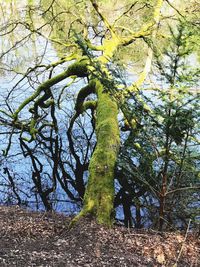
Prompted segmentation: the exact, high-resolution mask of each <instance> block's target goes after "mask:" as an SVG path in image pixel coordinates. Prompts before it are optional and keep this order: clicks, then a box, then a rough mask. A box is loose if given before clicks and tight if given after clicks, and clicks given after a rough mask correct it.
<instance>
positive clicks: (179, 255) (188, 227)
mask: <svg viewBox="0 0 200 267" xmlns="http://www.w3.org/2000/svg"><path fill="white" fill-rule="evenodd" d="M190 224H191V219H190V220H189V223H188V226H187V230H186V233H185V237H184V240H183V242H182V245H181V249H180V251H179V254H178V257H177V259H176V263H175V264H174V265H173V267H177V266H178V265H177V264H178V261H179V260H180V257H181V255H182V252H183V247H184V245H185V241H186V239H187V236H188V232H189V229H190Z"/></svg>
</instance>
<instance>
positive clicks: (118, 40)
mask: <svg viewBox="0 0 200 267" xmlns="http://www.w3.org/2000/svg"><path fill="white" fill-rule="evenodd" d="M148 2H149V1H148ZM148 2H146V1H142V2H141V3H138V1H136V2H134V3H133V4H132V3H131V4H130V3H129V1H127V3H128V6H124V7H123V12H122V13H121V14H117V13H116V16H115V18H114V19H113V21H111V22H109V21H108V19H107V17H106V15H105V14H104V12H103V11H101V6H100V5H99V4H97V2H96V1H92V0H91V1H81V2H80V3H79V4H80V7H81V8H82V9H81V12H82V14H81V16H80V17H78V16H77V11H76V10H75V8H74V6H73V5H72V4H71V3H70V1H69V3H67V4H66V5H65V4H64V3H63V2H62V1H58V2H57V1H52V3H51V4H50V5H49V4H48V3H46V1H42V7H43V10H44V11H42V14H41V15H42V16H43V17H44V19H45V21H46V22H45V23H44V24H42V26H41V25H40V26H39V27H35V24H34V19H33V11H35V8H34V7H33V6H32V5H30V6H29V9H28V11H29V14H31V17H30V18H31V19H29V20H28V21H27V20H26V22H23V23H22V25H23V27H24V28H25V29H26V30H27V31H28V34H27V35H25V36H24V37H23V38H22V39H21V40H18V41H17V42H16V43H15V44H14V45H12V46H11V47H10V48H9V49H8V50H7V51H5V52H4V53H3V54H2V56H4V55H6V54H7V53H8V52H10V51H12V50H14V49H15V48H16V46H17V45H18V44H21V43H22V42H23V41H24V40H25V39H26V38H29V37H33V36H35V35H36V36H45V35H47V34H46V33H45V32H43V29H44V28H45V27H46V26H47V27H49V28H48V29H50V30H48V33H49V35H47V37H46V36H45V38H46V39H47V40H51V41H52V43H53V44H54V45H55V49H56V50H58V55H59V56H60V59H59V60H57V62H54V63H50V64H49V65H43V64H40V62H39V63H38V62H37V63H36V65H35V66H34V67H31V68H29V69H28V71H27V72H26V73H25V75H24V76H23V77H22V78H21V80H20V81H19V82H18V84H20V83H21V82H22V81H24V80H25V79H27V77H28V79H29V81H30V82H31V79H32V75H33V74H34V72H35V74H37V78H38V79H39V83H38V86H37V88H35V87H34V89H33V91H32V92H31V93H30V95H29V96H28V97H27V98H26V97H25V98H24V99H23V100H22V101H21V103H20V104H19V106H18V107H17V108H16V104H15V105H14V106H12V105H10V104H7V109H4V110H1V114H2V118H1V123H2V124H3V125H5V126H6V127H8V126H9V127H11V128H13V129H15V130H18V131H20V142H21V145H22V148H23V149H24V148H25V149H26V153H28V155H29V156H30V158H31V160H32V164H33V166H34V165H35V167H34V172H33V173H34V175H36V173H37V179H36V176H34V177H33V181H36V184H37V183H38V181H40V178H39V177H40V175H39V174H38V173H40V170H39V169H38V166H37V165H36V164H35V161H37V162H38V164H39V165H41V162H40V163H39V161H38V160H37V159H36V158H35V156H33V154H32V152H31V150H30V148H29V147H28V146H27V143H30V144H31V143H34V142H35V140H38V138H40V142H45V141H47V139H46V137H45V133H46V132H48V131H50V132H51V133H52V134H53V135H55V136H53V137H52V138H50V140H48V141H50V142H52V140H53V142H55V144H56V142H57V141H56V140H57V139H56V138H57V137H56V136H58V129H59V124H58V122H57V119H56V117H57V113H58V112H59V111H57V108H59V101H60V98H61V97H62V92H63V90H61V92H60V93H58V92H56V89H57V86H59V85H58V84H59V83H60V82H62V81H65V80H67V79H68V78H71V79H72V80H71V82H70V83H69V86H70V85H72V84H75V83H76V82H77V80H79V79H81V80H82V81H84V86H83V85H82V88H81V89H80V90H79V91H78V94H77V96H76V103H75V107H74V111H75V112H74V114H73V116H72V118H71V120H70V122H69V128H68V131H67V137H68V142H69V149H70V152H71V154H72V155H73V158H74V161H75V162H76V167H77V168H76V170H78V172H76V174H77V175H78V174H80V172H82V175H81V176H80V178H77V176H76V175H75V176H76V178H77V179H76V182H79V185H78V187H77V188H76V189H77V191H79V195H80V197H83V195H84V201H83V203H84V204H83V209H82V211H81V213H80V214H79V216H78V217H76V219H78V218H79V217H80V216H85V215H88V214H92V215H93V216H94V217H95V218H96V219H97V221H98V222H100V223H104V224H107V225H112V222H113V204H114V191H115V190H114V178H115V167H116V163H117V158H118V154H119V149H120V128H119V120H118V114H119V113H120V115H121V116H122V115H123V116H124V118H125V124H126V126H127V127H128V128H129V129H132V130H131V131H133V134H134V135H135V137H137V132H138V129H139V128H140V127H141V125H142V120H143V117H141V118H140V117H139V116H138V114H137V116H135V114H133V110H134V109H133V110H131V101H132V100H133V99H134V100H135V102H136V104H135V107H137V109H138V110H140V111H141V114H144V113H146V114H147V115H146V116H147V117H148V115H149V114H150V115H151V112H152V109H151V107H150V105H148V103H147V102H146V101H145V100H144V99H143V97H141V92H140V87H141V86H142V85H143V83H144V81H145V80H146V78H147V75H148V74H149V72H150V68H151V63H152V58H153V52H155V54H157V50H156V49H155V43H156V42H158V43H159V44H160V43H161V44H162V40H161V39H162V38H163V36H162V31H164V30H165V29H163V28H161V29H160V23H161V19H162V20H163V21H164V19H165V18H164V16H162V17H160V11H161V9H162V8H163V7H164V5H166V3H164V1H161V0H157V1H150V2H149V3H148ZM84 7H85V8H86V14H85V16H84V15H83V8H84ZM87 10H92V14H91V15H90V17H88V12H87ZM137 11H138V13H137V14H138V16H140V17H139V18H140V19H139V20H138V21H139V22H138V23H136V26H135V27H134V26H133V25H134V22H135V20H133V21H131V23H130V26H132V27H133V29H134V30H132V29H131V28H127V25H126V24H127V17H128V19H129V18H130V16H131V12H132V13H133V12H137ZM66 14H69V21H67V30H66V31H64V32H63V30H62V26H63V25H66V18H65V16H66ZM79 15H80V14H79ZM18 25H19V21H17V22H11V23H10V24H7V28H4V27H3V28H2V31H3V32H4V34H5V35H6V34H8V33H9V30H8V31H7V29H9V27H10V31H11V32H13V30H14V29H15V27H18ZM8 26H9V27H8ZM58 26H59V27H58ZM165 31H166V30H165ZM165 31H164V32H165ZM66 33H67V38H66ZM141 44H142V45H144V49H143V53H144V54H147V56H146V60H144V57H143V56H141V55H139V57H140V60H141V59H142V60H141V61H143V65H144V67H143V69H142V71H141V73H140V74H139V76H138V78H137V79H136V81H134V82H132V83H130V84H129V85H127V83H126V81H124V79H123V77H122V76H123V75H122V71H123V64H124V62H123V60H121V58H120V57H122V55H125V54H126V53H127V52H128V53H129V52H130V51H132V52H130V53H133V56H135V58H136V57H138V54H137V53H135V55H134V52H133V49H134V48H135V47H137V45H141ZM58 46H59V48H57V47H58ZM61 48H63V49H61ZM62 50H63V51H62ZM68 50H69V51H70V54H69V53H68ZM126 63H127V62H126ZM62 64H63V65H64V71H63V72H59V73H58V72H57V73H54V72H53V71H54V69H55V70H56V68H58V67H59V66H60V65H62ZM42 68H43V72H44V73H48V71H49V70H50V71H49V73H48V74H49V76H48V77H47V75H46V79H45V81H43V82H40V76H39V74H40V72H39V70H40V69H42ZM69 86H65V87H63V89H64V90H67V88H68V87H69ZM15 88H16V86H15ZM12 92H14V90H11V92H10V95H12ZM13 95H14V94H13ZM7 102H8V101H7ZM86 112H89V115H90V116H91V118H92V120H91V122H92V125H91V126H90V127H93V126H94V128H95V133H96V145H95V149H94V152H93V153H92V156H91V159H90V160H89V162H88V160H86V161H82V162H81V160H80V158H79V157H80V155H78V154H77V153H76V151H75V148H74V144H73V141H74V139H73V137H72V130H73V127H74V124H75V122H76V121H77V119H78V118H79V117H80V116H81V115H82V114H84V113H86ZM144 118H145V117H144ZM184 130H185V129H184ZM42 139H43V140H42ZM10 144H11V139H10V141H9V145H8V147H7V149H6V151H5V155H6V154H7V153H8V152H9V146H10ZM134 145H136V146H137V144H134ZM54 148H55V147H54ZM53 151H54V150H51V153H52V157H53V161H54V166H53V170H54V172H53V174H52V177H53V181H54V183H53V185H52V187H49V188H48V189H47V191H46V190H45V191H44V190H43V189H42V188H41V190H40V195H41V198H43V202H46V201H47V202H48V199H47V198H48V195H49V193H51V192H52V191H53V190H54V185H55V184H56V181H57V180H59V175H58V174H57V173H56V170H57V168H58V167H59V168H61V169H62V166H61V165H62V164H61V165H60V163H59V161H60V158H59V157H57V156H58V155H59V152H58V150H57V152H58V153H55V152H56V148H55V152H53ZM24 153H25V152H24ZM147 156H148V154H147V152H145V151H144V158H147ZM86 158H87V157H86ZM167 161H168V159H167ZM146 163H147V161H145V162H143V164H142V162H141V167H142V166H143V167H144V165H145V164H146ZM88 165H89V167H88ZM87 168H89V177H88V183H87V187H86V191H85V184H84V179H83V172H84V171H85V170H87ZM150 169H151V166H147V169H146V172H149V171H150ZM63 170H64V169H63ZM60 183H61V184H62V181H61V180H60ZM40 187H41V186H38V185H37V188H40ZM146 190H147V189H146V188H143V189H141V194H144V192H146ZM122 191H123V197H125V195H126V193H125V190H122ZM68 193H69V192H68ZM161 195H162V194H161ZM138 197H139V194H138ZM124 207H125V206H124ZM160 210H162V209H160ZM160 217H162V214H160ZM138 223H139V222H138Z"/></svg>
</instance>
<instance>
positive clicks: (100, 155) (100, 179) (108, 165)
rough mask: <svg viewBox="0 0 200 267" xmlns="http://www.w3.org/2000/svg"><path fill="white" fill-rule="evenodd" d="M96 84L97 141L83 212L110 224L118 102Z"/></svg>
mask: <svg viewBox="0 0 200 267" xmlns="http://www.w3.org/2000/svg"><path fill="white" fill-rule="evenodd" d="M94 86H95V91H96V94H97V97H98V103H97V121H96V136H97V145H96V148H95V151H94V153H93V155H92V158H91V160H90V164H89V179H88V185H87V188H86V192H85V196H84V206H83V210H82V211H81V213H80V216H81V215H88V214H91V215H93V216H94V217H95V218H96V219H97V222H99V223H102V224H106V225H109V226H110V225H112V223H113V218H114V216H113V215H114V213H113V205H114V169H115V164H116V160H117V155H118V150H119V144H120V138H119V127H118V120H117V115H118V106H117V103H116V102H115V101H114V100H113V99H112V98H111V97H110V95H109V93H107V92H105V91H104V88H103V86H102V84H101V83H100V82H99V81H95V85H94Z"/></svg>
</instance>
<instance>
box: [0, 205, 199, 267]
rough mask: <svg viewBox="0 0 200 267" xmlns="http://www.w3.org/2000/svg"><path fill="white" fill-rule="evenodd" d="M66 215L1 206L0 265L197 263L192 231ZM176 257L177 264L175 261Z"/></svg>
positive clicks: (196, 243)
mask: <svg viewBox="0 0 200 267" xmlns="http://www.w3.org/2000/svg"><path fill="white" fill-rule="evenodd" d="M70 220H71V218H70V217H66V216H64V215H61V214H55V213H41V212H31V211H27V210H23V209H21V208H19V207H5V206H0V266H2V267H3V266H9V267H11V266H17V267H20V266H23V267H24V266H37V267H43V266H49V267H51V266H52V267H54V266H59V267H62V266H66V267H78V266H84V267H90V266H95V267H103V266H111V267H125V266H127V267H130V266H148V267H151V266H152V267H156V266H158V267H159V266H162V267H165V266H170V267H175V266H178V267H179V266H183V267H187V266H193V267H195V266H196V267H199V266H200V240H199V237H198V236H197V234H192V233H187V235H185V234H184V233H182V234H181V233H179V232H176V233H158V232H156V231H153V230H136V229H127V228H125V227H123V226H117V225H116V226H114V227H113V228H112V229H108V228H106V227H103V226H101V225H98V224H96V223H95V222H94V221H93V220H90V219H89V218H84V219H81V221H80V222H79V223H77V224H76V225H74V226H73V227H72V228H71V229H69V228H68V225H69V222H70ZM176 261H177V265H175V263H176Z"/></svg>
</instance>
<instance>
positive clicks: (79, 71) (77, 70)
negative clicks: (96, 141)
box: [13, 59, 88, 121]
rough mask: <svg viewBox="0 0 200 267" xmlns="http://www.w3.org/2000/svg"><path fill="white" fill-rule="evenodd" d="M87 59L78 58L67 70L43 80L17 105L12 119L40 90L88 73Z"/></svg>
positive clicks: (15, 118) (42, 90)
mask: <svg viewBox="0 0 200 267" xmlns="http://www.w3.org/2000/svg"><path fill="white" fill-rule="evenodd" d="M87 64H88V62H87V60H86V59H84V60H80V61H78V62H75V63H73V64H72V65H70V66H69V67H68V69H67V70H65V71H64V72H62V73H60V74H58V75H56V76H55V77H53V78H51V79H49V80H47V81H45V82H44V83H42V84H41V85H40V86H39V87H38V88H37V90H36V91H35V92H34V93H33V94H32V95H31V96H30V97H28V98H26V99H25V100H24V101H23V102H22V103H21V105H20V106H19V107H18V109H17V110H16V111H15V113H14V114H13V119H14V121H16V120H17V119H18V115H19V113H20V112H21V111H22V110H23V108H24V107H25V106H27V105H28V104H29V103H30V102H31V101H34V100H35V99H36V98H37V97H38V96H39V95H40V94H41V92H46V91H47V90H49V88H51V87H52V86H53V85H55V84H57V83H59V82H61V81H62V80H64V79H66V78H67V77H70V76H73V75H76V76H78V77H86V76H87V75H88V69H87Z"/></svg>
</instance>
